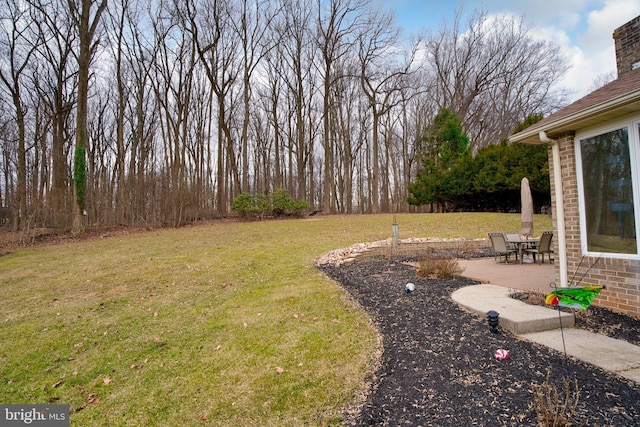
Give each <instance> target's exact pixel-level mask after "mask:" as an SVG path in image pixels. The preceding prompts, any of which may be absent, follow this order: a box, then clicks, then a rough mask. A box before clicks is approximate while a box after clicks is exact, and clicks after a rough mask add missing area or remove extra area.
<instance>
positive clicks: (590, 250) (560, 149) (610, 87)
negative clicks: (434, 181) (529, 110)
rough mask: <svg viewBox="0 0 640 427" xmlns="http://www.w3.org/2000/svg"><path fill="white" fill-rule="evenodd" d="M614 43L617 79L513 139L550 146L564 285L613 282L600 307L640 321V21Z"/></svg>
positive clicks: (556, 236) (558, 253) (558, 268)
mask: <svg viewBox="0 0 640 427" xmlns="http://www.w3.org/2000/svg"><path fill="white" fill-rule="evenodd" d="M613 38H614V41H615V49H616V64H617V68H618V77H617V79H616V80H614V81H613V82H611V83H609V84H607V85H605V86H603V87H602V88H600V89H598V90H596V91H594V92H592V93H590V94H588V95H587V96H585V97H583V98H581V99H579V100H577V101H576V102H574V103H572V104H570V105H568V106H567V107H565V108H563V109H561V110H558V111H557V112H556V113H554V114H552V115H550V116H549V117H546V118H545V119H543V120H541V121H539V122H538V123H536V124H534V125H533V126H530V127H529V128H527V129H525V130H523V131H522V132H519V133H517V134H515V135H512V136H511V137H510V138H509V141H510V142H512V143H527V144H547V145H548V147H549V168H550V175H551V176H550V178H551V199H552V210H553V213H554V215H553V227H554V246H555V252H556V257H555V268H556V276H557V278H558V279H559V283H560V284H561V285H562V286H569V285H573V286H575V285H606V289H605V290H603V291H602V293H601V294H600V296H599V297H598V298H597V299H596V302H595V303H596V304H597V305H601V306H605V307H608V308H611V309H613V310H616V311H619V312H623V313H628V314H633V315H636V316H640V241H639V240H638V231H639V230H640V16H638V17H636V18H635V19H633V20H631V21H630V22H628V23H626V24H624V25H623V26H621V27H620V28H618V29H616V30H615V31H614V33H613ZM583 276H584V277H583Z"/></svg>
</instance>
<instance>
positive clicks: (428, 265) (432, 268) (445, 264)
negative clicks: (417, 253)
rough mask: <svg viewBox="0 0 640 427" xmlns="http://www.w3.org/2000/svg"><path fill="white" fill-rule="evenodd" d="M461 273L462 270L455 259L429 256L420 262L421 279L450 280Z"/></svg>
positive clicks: (434, 255)
mask: <svg viewBox="0 0 640 427" xmlns="http://www.w3.org/2000/svg"><path fill="white" fill-rule="evenodd" d="M460 273H462V268H461V267H460V264H458V260H457V259H455V258H450V257H444V256H438V255H437V254H428V255H426V256H424V257H422V258H420V259H419V260H418V276H419V277H437V278H441V279H448V278H451V277H454V276H457V275H459V274H460Z"/></svg>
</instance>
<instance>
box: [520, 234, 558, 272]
mask: <svg viewBox="0 0 640 427" xmlns="http://www.w3.org/2000/svg"><path fill="white" fill-rule="evenodd" d="M552 238H553V231H543V232H542V236H540V243H538V246H537V247H533V248H527V249H525V252H526V253H529V254H532V255H533V262H536V255H541V256H542V258H541V259H540V260H541V262H540V263H541V264H544V254H548V255H549V262H551V261H552V260H553V259H552V258H551V254H552V253H553V249H551V239H552Z"/></svg>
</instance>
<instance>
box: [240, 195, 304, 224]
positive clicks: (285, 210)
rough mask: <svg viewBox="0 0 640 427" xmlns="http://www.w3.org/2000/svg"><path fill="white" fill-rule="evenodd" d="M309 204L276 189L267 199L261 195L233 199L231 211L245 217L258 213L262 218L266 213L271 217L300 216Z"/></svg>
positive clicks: (241, 196)
mask: <svg viewBox="0 0 640 427" xmlns="http://www.w3.org/2000/svg"><path fill="white" fill-rule="evenodd" d="M308 208H309V203H307V202H306V201H305V200H295V199H293V197H291V196H290V195H289V192H288V191H287V190H285V189H278V190H276V191H274V192H273V193H272V194H270V195H269V196H268V197H267V196H265V195H262V194H258V195H253V194H247V193H242V194H240V195H239V196H236V197H235V198H234V199H233V203H232V205H231V209H233V210H234V211H236V212H238V213H240V215H241V216H242V217H246V216H247V214H249V213H253V214H256V213H260V217H261V218H264V216H265V215H266V214H267V213H270V214H271V215H273V216H284V215H294V216H301V215H302V212H304V210H305V209H308Z"/></svg>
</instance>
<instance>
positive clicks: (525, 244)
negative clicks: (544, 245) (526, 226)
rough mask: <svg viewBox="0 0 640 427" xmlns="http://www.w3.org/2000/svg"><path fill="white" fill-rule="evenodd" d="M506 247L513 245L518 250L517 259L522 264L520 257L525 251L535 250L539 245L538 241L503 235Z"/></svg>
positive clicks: (516, 235) (514, 235)
mask: <svg viewBox="0 0 640 427" xmlns="http://www.w3.org/2000/svg"><path fill="white" fill-rule="evenodd" d="M504 237H505V240H506V242H507V245H513V246H515V248H516V249H517V250H518V258H519V259H520V264H522V256H523V254H524V250H525V249H535V248H537V247H538V244H539V243H540V239H523V238H522V237H521V236H520V235H519V234H505V235H504Z"/></svg>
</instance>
